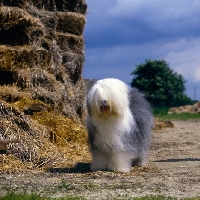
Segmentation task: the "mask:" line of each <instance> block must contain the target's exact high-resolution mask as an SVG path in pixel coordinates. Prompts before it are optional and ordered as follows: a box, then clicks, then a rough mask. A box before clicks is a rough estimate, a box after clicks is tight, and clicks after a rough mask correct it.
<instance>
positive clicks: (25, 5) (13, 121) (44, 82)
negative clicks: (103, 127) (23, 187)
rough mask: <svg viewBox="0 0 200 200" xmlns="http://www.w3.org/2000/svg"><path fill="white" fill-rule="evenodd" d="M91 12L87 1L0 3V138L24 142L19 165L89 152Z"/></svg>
mask: <svg viewBox="0 0 200 200" xmlns="http://www.w3.org/2000/svg"><path fill="white" fill-rule="evenodd" d="M86 10H87V5H86V3H85V1H84V0H75V1H74V0H66V1H59V0H46V1H43V0H33V1H32V0H0V21H1V25H0V104H1V107H0V111H1V112H0V113H1V115H0V130H1V131H0V138H1V139H13V138H21V139H22V144H21V145H22V153H20V154H17V155H14V157H15V158H16V159H18V160H19V162H23V163H26V162H30V163H32V165H33V166H39V164H38V163H41V162H43V163H45V164H47V163H48V164H49V163H52V162H53V161H49V160H48V158H52V159H53V160H54V159H55V160H56V159H57V160H59V159H60V158H61V157H62V154H65V153H66V154H67V155H68V158H66V160H70V157H71V158H72V157H73V155H71V154H69V152H72V151H71V150H69V149H70V148H71V147H72V146H76V147H78V148H81V146H82V148H86V131H85V128H84V126H83V125H82V123H83V122H84V119H85V113H86V108H85V93H86V89H85V83H84V80H83V78H82V69H83V64H84V56H85V55H84V39H83V31H84V26H85V23H86V17H85V14H86ZM30 137H32V139H30ZM31 142H32V143H31ZM63 146H65V149H68V153H67V152H65V153H63V151H61V147H63ZM69 147H70V148H69ZM72 149H73V148H72ZM79 150H80V149H79ZM79 150H77V151H78V152H79ZM41 152H42V153H41ZM47 152H49V153H47ZM55 152H56V153H55ZM73 152H75V154H74V155H75V156H76V155H78V154H80V153H77V154H76V151H74V149H73ZM42 154H43V156H42ZM53 154H54V155H55V156H53ZM44 155H45V156H44ZM11 157H12V156H11ZM14 157H12V158H14ZM83 157H84V156H83ZM41 159H42V160H43V161H41ZM50 160H51V159H50ZM72 160H73V159H72ZM8 163H9V162H8ZM57 163H58V162H57ZM40 165H41V166H43V165H44V164H40Z"/></svg>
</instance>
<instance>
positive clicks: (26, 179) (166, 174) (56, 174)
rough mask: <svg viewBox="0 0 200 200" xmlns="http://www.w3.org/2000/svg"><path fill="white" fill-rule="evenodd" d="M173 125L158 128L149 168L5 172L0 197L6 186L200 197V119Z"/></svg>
mask: <svg viewBox="0 0 200 200" xmlns="http://www.w3.org/2000/svg"><path fill="white" fill-rule="evenodd" d="M173 123H174V125H175V127H174V128H167V129H165V130H157V131H153V137H152V144H151V150H150V155H149V160H148V163H147V165H146V166H145V167H133V168H132V169H131V172H130V173H115V172H102V171H98V172H90V171H89V163H84V161H83V162H82V163H77V165H76V166H75V167H74V168H53V169H49V171H48V172H30V173H2V174H1V175H0V196H3V195H5V194H6V192H7V191H11V190H13V191H14V192H17V191H20V192H35V193H38V194H40V195H44V196H49V197H63V196H67V195H71V196H79V197H82V198H85V199H129V198H132V197H136V196H137V197H138V196H144V195H150V194H151V195H164V196H172V197H178V198H184V197H200V121H174V122H173Z"/></svg>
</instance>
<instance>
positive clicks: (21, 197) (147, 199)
mask: <svg viewBox="0 0 200 200" xmlns="http://www.w3.org/2000/svg"><path fill="white" fill-rule="evenodd" d="M109 199H110V198H109ZM113 199H118V198H113ZM120 199H121V198H120ZM126 199H129V200H177V198H174V197H165V196H162V195H158V196H153V195H147V196H144V197H134V198H128V197H127V198H126ZM199 199H200V197H194V198H182V200H199ZM0 200H86V198H83V197H76V196H74V197H73V196H65V197H60V198H50V197H41V196H39V195H37V194H15V193H9V194H7V195H6V196H4V197H0ZM121 200H122V199H121Z"/></svg>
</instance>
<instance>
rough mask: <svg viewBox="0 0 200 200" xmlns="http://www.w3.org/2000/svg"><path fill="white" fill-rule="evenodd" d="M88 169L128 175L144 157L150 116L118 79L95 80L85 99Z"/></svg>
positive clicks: (134, 92)
mask: <svg viewBox="0 0 200 200" xmlns="http://www.w3.org/2000/svg"><path fill="white" fill-rule="evenodd" d="M87 109H88V117H87V129H88V142H89V145H90V150H91V153H92V164H91V166H90V167H91V170H92V171H96V170H111V171H120V172H129V171H130V168H131V166H133V165H140V166H142V165H144V164H145V163H146V159H147V156H148V149H149V143H150V136H151V129H152V125H153V117H152V112H151V107H150V105H149V104H148V102H147V101H146V100H145V98H144V97H143V95H142V94H141V93H139V92H138V91H137V90H136V89H135V88H133V89H131V88H129V87H128V86H127V85H126V84H125V83H124V82H122V81H120V80H118V79H112V78H108V79H103V80H100V81H97V82H96V83H95V84H94V86H93V87H92V88H91V90H90V92H89V94H88V98H87Z"/></svg>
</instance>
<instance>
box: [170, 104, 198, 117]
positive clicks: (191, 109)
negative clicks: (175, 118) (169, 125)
mask: <svg viewBox="0 0 200 200" xmlns="http://www.w3.org/2000/svg"><path fill="white" fill-rule="evenodd" d="M173 113H176V114H180V113H194V114H200V101H198V102H196V103H195V104H194V105H186V106H179V107H177V108H176V107H173V108H171V109H170V110H169V111H168V114H173Z"/></svg>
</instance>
